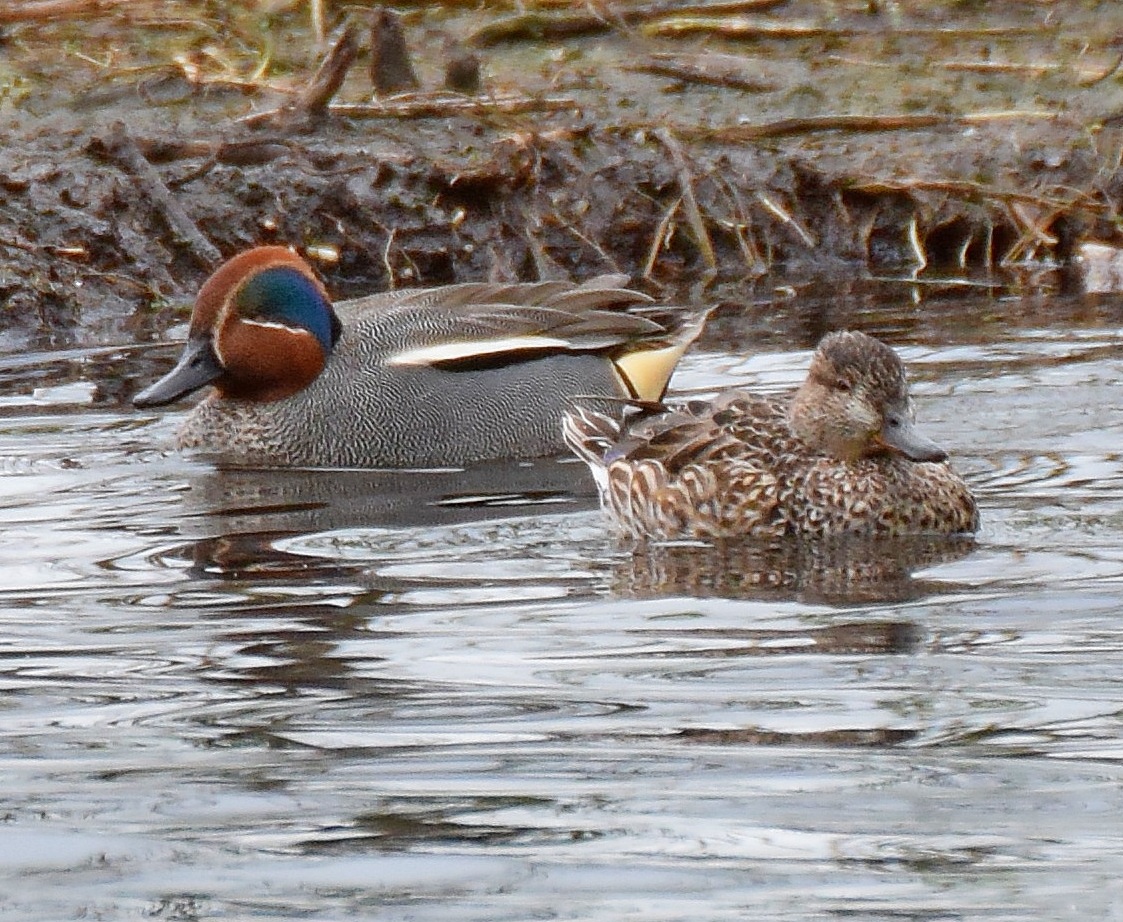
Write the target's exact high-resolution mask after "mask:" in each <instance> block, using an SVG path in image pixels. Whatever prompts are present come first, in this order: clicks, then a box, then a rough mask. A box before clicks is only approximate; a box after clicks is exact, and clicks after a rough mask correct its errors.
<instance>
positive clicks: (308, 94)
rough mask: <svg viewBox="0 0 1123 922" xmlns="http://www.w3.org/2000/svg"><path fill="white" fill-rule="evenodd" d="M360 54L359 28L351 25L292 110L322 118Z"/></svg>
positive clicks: (347, 26)
mask: <svg viewBox="0 0 1123 922" xmlns="http://www.w3.org/2000/svg"><path fill="white" fill-rule="evenodd" d="M358 54H359V28H358V26H357V25H355V23H353V22H350V23H348V24H347V25H346V27H344V29H343V32H342V33H341V34H340V36H339V38H338V39H337V40H336V42H335V44H334V45H332V46H331V49H330V50H329V51H328V53H327V54H326V55H325V56H324V60H323V62H322V63H321V64H320V66H319V67H318V68H317V69H316V73H315V75H314V76H313V77H312V82H311V83H310V84H309V85H308V89H306V90H305V91H304V92H303V93H301V94H300V95H299V96H298V97H297V98H296V99H295V100H294V102H293V103H292V108H293V109H294V110H295V111H296V112H302V113H304V114H306V115H309V116H312V117H315V116H317V115H322V114H323V113H324V111H326V109H327V107H328V103H329V102H331V100H332V97H333V96H335V94H336V93H337V92H338V91H339V88H340V87H341V86H342V85H343V79H344V78H345V77H346V76H347V71H349V70H350V69H351V65H352V64H354V63H355V58H356V57H358Z"/></svg>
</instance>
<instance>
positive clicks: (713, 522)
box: [565, 333, 978, 539]
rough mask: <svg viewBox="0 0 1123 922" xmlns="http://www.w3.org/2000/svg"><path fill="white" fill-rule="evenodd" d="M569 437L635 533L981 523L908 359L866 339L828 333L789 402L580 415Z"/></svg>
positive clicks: (698, 534) (808, 531)
mask: <svg viewBox="0 0 1123 922" xmlns="http://www.w3.org/2000/svg"><path fill="white" fill-rule="evenodd" d="M565 438H566V441H567V442H568V443H569V445H570V447H571V448H572V449H573V450H574V451H575V452H576V453H577V455H578V456H579V457H580V458H581V459H582V460H584V461H585V462H586V463H587V464H588V465H589V467H590V469H591V470H592V472H593V475H594V477H595V478H596V480H597V485H598V487H599V489H600V495H601V504H602V506H603V507H604V509H605V510H606V511H607V512H608V514H609V515H610V516H611V517H612V518H613V519H614V520H615V522H616V524H617V525H618V527H619V528H620V529H621V530H622V531H623V532H625V533H627V534H629V535H631V536H633V537H635V538H654V539H674V538H726V537H735V536H740V535H762V536H779V535H785V534H799V535H821V536H825V535H837V534H842V533H858V534H865V535H887V536H888V535H904V534H921V533H938V534H952V533H956V532H973V531H975V529H976V528H977V527H978V511H977V509H976V507H975V500H974V498H973V497H972V496H971V492H970V490H969V489H968V488H967V485H966V484H965V483H964V482H963V480H962V479H961V478H960V477H959V476H958V475H957V474H956V473H955V472H954V471H952V469H951V468H950V467H949V466H948V465H947V464H946V459H947V454H946V453H945V452H944V451H942V450H941V449H940V448H939V447H938V446H937V445H936V444H935V443H933V442H931V441H929V440H928V439H927V438H925V437H924V436H922V435H921V434H920V433H919V432H917V431H916V429H915V428H914V427H913V416H912V407H911V403H910V400H909V393H908V384H907V382H906V380H905V371H904V366H903V365H902V364H901V360H900V359H899V358H898V356H897V354H896V353H895V352H894V351H893V350H892V349H890V348H889V347H888V346H886V345H885V344H883V343H881V342H879V341H878V340H876V339H873V338H872V337H870V336H866V335H865V334H864V333H832V334H830V335H828V336H826V337H824V339H823V340H822V342H820V344H819V347H818V349H817V350H816V352H815V355H814V357H813V358H812V359H811V368H810V370H809V372H808V375H807V380H806V381H805V382H804V383H803V385H802V386H801V387H800V388H799V389H798V390H797V391H796V392H795V394H794V395H793V396H792V397H791V398H790V399H789V400H787V401H782V400H777V399H773V398H769V397H761V396H755V395H753V394H749V393H746V392H744V391H731V392H728V393H726V394H724V395H722V396H720V397H718V398H717V399H716V400H714V401H713V402H708V403H703V402H697V403H691V404H688V405H686V406H685V407H682V408H680V409H668V410H664V411H662V412H660V413H659V414H658V415H655V416H648V417H646V418H641V419H639V420H638V421H636V422H634V423H632V424H631V425H630V426H623V427H622V426H621V425H620V424H619V423H618V422H617V421H616V420H614V419H611V418H609V417H607V416H604V415H602V414H600V413H597V412H595V411H588V410H585V409H580V410H577V411H575V412H573V413H571V414H570V415H568V416H567V417H566V420H565Z"/></svg>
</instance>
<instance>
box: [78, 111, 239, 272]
mask: <svg viewBox="0 0 1123 922" xmlns="http://www.w3.org/2000/svg"><path fill="white" fill-rule="evenodd" d="M96 143H97V144H98V145H99V146H100V147H101V149H102V151H103V153H104V155H105V156H106V157H108V158H109V159H110V160H112V161H114V162H115V163H116V164H117V165H118V166H119V167H120V168H121V169H122V170H124V171H125V172H126V173H127V174H128V175H129V177H130V178H131V179H132V181H133V184H134V185H135V186H136V187H137V189H138V190H139V191H140V192H141V193H142V194H143V195H144V196H145V197H146V198H147V199H148V200H149V201H150V202H151V203H152V204H153V205H154V206H155V207H156V209H157V210H158V211H159V212H160V214H161V215H163V218H164V220H165V221H166V222H167V224H168V227H169V228H170V229H171V232H172V234H173V236H174V237H175V238H176V239H177V240H178V241H179V242H180V243H182V244H184V245H185V246H186V247H187V249H188V250H189V251H190V253H191V255H192V256H193V257H194V258H195V261H196V262H197V263H198V264H199V265H200V267H202V268H204V269H212V268H214V266H215V265H216V264H217V263H218V262H219V261H220V260H221V259H222V254H221V253H220V252H219V251H218V248H217V247H216V246H215V245H214V244H213V243H211V242H210V241H209V240H208V239H207V238H206V237H204V236H203V234H202V233H201V232H200V230H199V228H198V227H196V225H195V222H194V221H192V220H191V218H190V216H189V215H188V214H187V212H186V211H184V210H183V208H182V206H181V205H180V204H179V202H178V201H176V198H175V196H173V195H172V193H171V192H170V191H169V190H168V187H167V186H166V185H164V181H163V180H162V179H161V178H160V174H159V173H158V172H157V171H156V168H155V167H154V166H153V165H152V164H151V163H149V162H148V160H146V159H145V156H144V154H142V153H141V151H140V148H139V147H138V146H137V144H136V142H135V141H134V140H133V139H132V137H131V136H130V135H129V131H128V129H127V128H126V127H125V124H124V123H123V122H116V123H114V125H113V126H112V127H111V128H110V131H109V136H108V138H99V139H97V142H96Z"/></svg>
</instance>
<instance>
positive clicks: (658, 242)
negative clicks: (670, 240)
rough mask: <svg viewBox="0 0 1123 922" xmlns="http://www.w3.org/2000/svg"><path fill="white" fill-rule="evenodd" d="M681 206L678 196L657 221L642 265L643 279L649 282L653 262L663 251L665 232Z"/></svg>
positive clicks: (680, 199) (653, 265) (680, 198)
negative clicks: (657, 224)
mask: <svg viewBox="0 0 1123 922" xmlns="http://www.w3.org/2000/svg"><path fill="white" fill-rule="evenodd" d="M681 204H682V196H681V195H680V196H679V197H678V198H677V199H675V202H674V204H673V205H671V207H670V208H668V209H667V213H666V214H665V215H663V217H662V219H661V220H660V221H659V226H658V227H657V228H655V236H654V238H652V241H651V248H650V249H649V250H648V251H647V259H645V260H644V263H643V277H644V278H645V279H648V280H650V279H651V274H652V273H653V272H654V271H655V261H656V260H657V259H658V258H659V251H660V250H662V249H663V246H664V244H665V243H666V239H667V231H668V230H669V229H670V226H671V222H672V221H673V220H674V219H675V215H676V214H677V213H678V209H679V206H680V205H681Z"/></svg>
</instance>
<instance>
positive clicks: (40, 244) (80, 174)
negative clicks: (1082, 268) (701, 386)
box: [0, 0, 1123, 351]
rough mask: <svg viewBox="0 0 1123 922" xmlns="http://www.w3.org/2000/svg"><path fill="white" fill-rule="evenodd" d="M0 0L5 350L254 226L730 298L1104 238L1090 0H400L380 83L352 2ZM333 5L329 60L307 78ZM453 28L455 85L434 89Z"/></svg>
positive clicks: (355, 286) (130, 313) (338, 271)
mask: <svg viewBox="0 0 1123 922" xmlns="http://www.w3.org/2000/svg"><path fill="white" fill-rule="evenodd" d="M58 2H60V0H37V3H26V4H22V5H20V9H21V10H22V11H23V13H24V15H25V16H26V15H27V14H28V12H29V11H32V12H34V11H35V9H36V7H37V4H47V3H58ZM8 6H9V7H11V8H10V9H5V8H4V7H0V21H2V22H4V23H6V25H5V26H4V28H5V30H6V31H5V32H4V35H3V38H4V42H3V54H4V61H3V71H2V74H3V81H4V82H3V103H2V107H0V116H2V117H3V120H4V124H5V132H6V140H7V143H6V144H5V145H4V148H3V150H2V151H0V192H2V195H3V201H4V204H5V207H4V208H3V209H0V254H2V256H0V258H2V263H0V293H2V296H3V299H4V301H3V303H4V313H3V320H2V322H0V345H3V347H4V348H6V349H7V350H9V351H10V350H12V349H18V348H27V347H29V346H30V347H34V348H55V347H59V346H69V345H73V344H76V343H79V344H90V345H93V344H99V343H120V342H128V341H131V340H133V339H140V340H145V339H153V338H160V337H161V336H162V335H163V334H164V332H165V331H166V329H167V327H168V326H169V325H170V324H171V323H173V322H176V321H178V320H180V319H182V317H183V305H184V304H185V303H187V302H189V300H190V298H191V296H192V294H193V292H194V291H195V290H196V289H197V287H198V285H199V283H200V282H201V281H202V279H203V278H205V276H206V275H207V274H208V272H209V271H210V268H211V267H212V266H213V264H214V263H215V262H216V261H217V260H219V259H221V258H224V257H226V256H229V255H231V254H232V253H234V252H236V251H238V250H240V249H243V248H245V247H247V246H251V245H253V244H256V243H264V242H283V243H287V244H291V245H294V246H297V247H300V248H302V249H304V250H305V251H306V252H308V253H309V255H310V256H312V257H313V258H314V259H315V260H316V262H317V264H318V266H319V267H320V269H321V271H322V273H323V275H324V278H325V280H326V282H327V284H328V286H329V288H330V289H331V290H332V291H333V292H334V293H335V294H337V295H338V296H340V297H347V296H353V295H356V294H360V293H365V292H369V291H372V290H376V289H381V288H385V287H387V286H391V285H393V286H405V285H414V284H443V283H448V282H453V281H460V280H468V279H479V278H488V277H491V278H510V279H515V278H518V279H530V278H545V277H557V276H573V277H586V276H589V275H592V274H595V273H598V272H603V271H622V272H626V273H628V274H629V275H630V276H632V277H633V278H634V279H635V280H636V281H637V282H641V283H645V284H647V285H648V286H650V288H651V289H652V290H653V291H656V292H660V291H663V292H675V293H676V294H678V295H680V296H681V293H682V292H683V291H684V290H689V289H690V288H691V286H693V287H694V289H695V290H697V289H699V288H700V287H701V286H702V285H703V284H708V285H710V286H712V287H714V288H715V290H721V291H722V292H723V293H724V294H725V295H726V296H732V297H739V296H745V297H747V296H749V294H750V293H751V292H753V291H755V290H757V289H758V288H760V287H761V286H768V285H773V284H775V283H776V281H777V279H779V278H783V277H785V276H788V275H791V274H796V275H800V276H807V275H814V276H816V277H819V278H823V277H827V278H830V277H832V276H837V277H840V278H845V277H852V276H854V275H855V274H862V273H867V272H877V271H885V270H894V271H902V270H903V271H911V272H914V273H920V272H928V273H948V274H960V275H972V274H977V273H992V272H999V271H1003V270H1004V269H1017V268H1018V267H1030V268H1033V267H1040V266H1050V265H1056V264H1062V265H1063V264H1066V263H1067V262H1069V261H1070V259H1071V256H1072V253H1073V251H1074V248H1075V246H1076V245H1077V244H1079V243H1080V242H1082V241H1085V240H1091V239H1094V240H1105V241H1113V240H1115V239H1116V238H1117V237H1118V236H1119V231H1118V228H1119V226H1120V216H1119V202H1120V198H1121V192H1123V179H1121V177H1123V172H1121V171H1120V168H1119V167H1120V157H1121V153H1120V151H1121V145H1123V77H1121V75H1120V71H1119V69H1118V64H1119V58H1120V41H1119V39H1118V37H1117V36H1118V35H1120V34H1123V11H1120V10H1118V9H1116V6H1117V5H1116V4H1112V3H1086V4H1080V5H1076V4H1061V3H1027V4H995V5H988V4H977V5H975V4H960V3H953V2H944V3H936V2H929V3H922V4H919V5H916V7H915V8H912V7H911V6H910V10H909V11H908V12H905V11H902V10H901V9H900V8H899V7H898V6H897V5H895V4H884V5H879V4H871V3H860V4H859V3H854V4H839V5H835V6H833V7H831V9H830V11H829V14H828V12H826V11H825V8H824V7H823V6H822V5H819V4H811V3H805V4H801V3H782V4H781V3H768V4H761V5H760V9H758V10H749V8H750V6H751V5H750V4H731V3H720V4H710V8H711V9H712V10H713V11H714V12H713V14H712V15H709V16H703V15H701V11H698V12H690V13H689V15H687V14H683V13H680V12H668V11H667V7H673V6H674V5H665V6H664V8H663V9H662V13H660V8H657V7H654V6H653V5H651V4H643V5H640V4H629V3H623V2H621V3H610V4H601V5H600V6H596V5H587V4H584V3H572V4H563V3H556V2H555V3H543V4H539V5H534V4H525V5H524V8H525V7H530V8H531V9H530V10H529V11H526V12H524V13H523V14H520V13H519V12H518V10H517V9H516V8H514V7H508V6H507V5H505V4H502V3H495V4H489V5H488V6H487V7H486V8H485V9H483V10H476V9H467V8H465V7H462V6H460V5H457V4H453V3H449V4H428V5H423V6H417V7H411V6H409V5H408V4H406V5H403V6H401V7H400V8H399V9H400V11H401V29H402V34H403V36H404V38H405V41H406V43H407V45H408V47H409V49H410V51H411V52H412V56H413V62H414V65H415V67H416V72H417V75H418V79H419V82H420V87H419V88H418V89H417V90H413V91H410V92H408V93H405V94H399V95H391V96H386V95H383V96H380V97H377V98H375V97H373V96H372V91H371V79H372V78H371V75H370V74H369V68H370V58H371V56H370V55H369V53H368V48H369V46H370V44H371V40H370V34H369V21H370V14H368V13H367V12H365V11H364V9H363V8H362V6H361V5H356V4H348V5H347V6H346V9H344V8H343V5H342V4H341V5H340V8H339V9H338V10H336V9H334V8H333V7H332V5H331V4H322V5H320V4H307V3H284V2H276V3H243V4H227V5H225V8H224V11H222V12H216V11H215V5H214V4H207V3H204V2H190V0H182V2H181V0H175V2H170V3H165V4H152V3H145V2H134V3H132V4H128V5H125V4H118V3H112V2H101V3H92V2H87V3H86V4H81V3H79V2H77V0H73V2H72V5H71V9H72V15H71V16H69V17H68V18H63V19H57V18H56V19H51V18H46V19H43V20H39V19H34V20H33V19H27V18H25V19H23V20H20V19H19V18H18V16H17V13H18V12H19V11H17V10H16V9H15V6H14V5H12V4H9V5H8ZM703 6H705V4H692V5H691V8H692V9H696V8H699V7H703ZM992 6H993V7H1000V8H1001V9H998V10H994V9H991V7H992ZM678 7H679V8H680V9H681V8H682V7H683V5H681V4H680V5H678ZM765 7H766V8H765ZM44 8H45V7H44ZM266 8H268V9H266ZM316 8H319V9H320V10H322V11H323V17H322V20H321V21H319V22H317V21H314V17H313V16H312V13H313V12H315V10H316ZM591 8H592V9H593V12H590V9H591ZM733 8H740V9H741V11H731V10H733ZM723 10H725V11H726V12H722V11H723ZM345 16H346V17H349V21H351V22H352V23H354V26H353V34H352V40H353V45H354V47H353V48H351V49H350V53H351V57H352V59H353V60H352V62H351V63H352V66H350V67H344V68H342V73H341V74H337V76H339V80H338V82H337V85H336V86H334V87H331V86H324V85H323V84H322V81H323V80H324V79H325V77H324V73H323V71H321V73H320V78H319V81H320V82H319V84H318V81H317V79H315V75H316V71H317V68H318V67H320V65H321V63H322V62H323V61H324V59H325V57H327V56H328V55H329V53H330V49H331V48H332V46H333V43H334V44H335V46H336V49H337V52H341V51H347V50H348V49H345V48H342V45H341V43H340V41H339V39H340V35H341V29H342V27H343V25H344V21H345ZM520 16H522V17H523V18H522V19H521V20H520V18H519V17H520ZM590 16H592V24H591V25H590V18H589V17H590ZM581 23H584V25H583V26H582V25H581ZM320 29H322V30H323V32H324V33H325V35H324V38H323V41H322V42H317V40H316V37H315V32H316V31H318V30H320ZM193 30H194V32H193ZM567 30H568V31H567ZM195 33H197V34H195ZM79 42H80V44H78V43H79ZM263 49H271V50H268V51H263ZM383 57H385V55H383ZM473 57H474V58H477V59H478V60H479V61H480V62H481V63H482V75H483V78H482V89H481V91H480V92H479V93H478V94H476V93H468V94H466V93H453V92H450V91H448V90H445V89H444V88H443V86H442V84H443V81H444V80H445V73H444V65H445V63H446V62H448V61H450V60H453V59H456V60H458V61H461V62H463V61H464V60H467V61H468V62H469V63H468V65H467V66H469V76H470V62H471V60H472V58H473ZM329 69H330V68H329ZM327 77H328V78H329V79H330V77H331V75H330V74H328V75H327ZM317 94H319V95H318V96H317ZM270 113H272V114H270Z"/></svg>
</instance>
